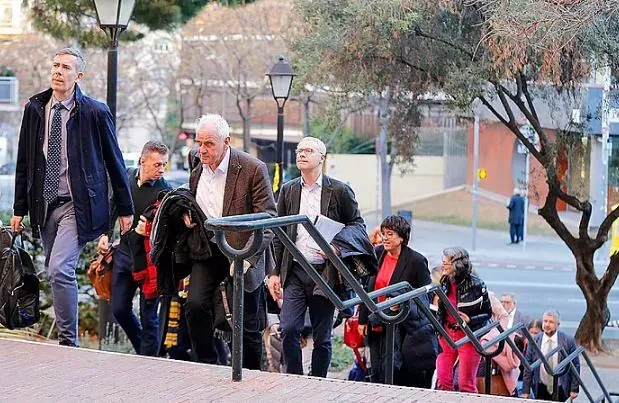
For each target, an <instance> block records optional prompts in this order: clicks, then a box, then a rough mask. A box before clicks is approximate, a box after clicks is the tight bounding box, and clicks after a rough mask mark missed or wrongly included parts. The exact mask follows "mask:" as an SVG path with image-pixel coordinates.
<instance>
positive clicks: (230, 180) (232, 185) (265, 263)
mask: <svg viewBox="0 0 619 403" xmlns="http://www.w3.org/2000/svg"><path fill="white" fill-rule="evenodd" d="M200 175H202V164H200V163H198V164H197V165H196V166H195V167H194V168H193V170H192V171H191V175H190V177H189V189H190V190H191V194H192V195H194V196H195V195H196V191H197V189H198V182H199V180H200ZM263 212H266V213H268V214H270V215H271V216H273V217H274V216H275V215H276V209H275V199H274V198H273V192H272V191H271V181H270V179H269V173H268V170H267V167H266V165H265V164H264V162H262V161H260V160H258V159H257V158H254V157H253V156H251V155H249V154H247V153H245V152H243V151H239V150H236V149H234V148H230V162H229V165H228V173H227V176H226V186H225V189H224V202H223V210H222V216H223V217H227V216H233V215H240V214H250V213H263ZM250 237H251V233H250V232H229V233H228V234H226V239H227V240H228V243H229V244H230V246H232V247H234V248H236V249H242V248H243V247H244V246H245V245H246V244H247V243H248V241H250ZM272 240H273V232H272V231H271V230H266V231H265V232H264V239H263V241H262V246H261V247H260V249H259V251H258V253H257V254H256V255H255V256H254V257H252V258H250V259H247V260H248V261H249V262H250V263H251V264H252V268H251V269H250V270H248V271H247V273H246V274H245V291H247V292H252V291H255V290H256V289H257V288H258V286H260V284H261V283H262V281H263V280H264V277H265V270H266V272H270V270H271V268H272V267H273V265H274V260H273V253H272V251H271V241H272Z"/></svg>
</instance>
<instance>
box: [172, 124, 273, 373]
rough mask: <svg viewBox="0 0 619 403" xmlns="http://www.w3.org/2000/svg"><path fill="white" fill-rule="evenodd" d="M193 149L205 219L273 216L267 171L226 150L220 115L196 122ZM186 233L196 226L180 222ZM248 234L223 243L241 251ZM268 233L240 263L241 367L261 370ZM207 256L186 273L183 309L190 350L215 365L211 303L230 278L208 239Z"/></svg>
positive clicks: (194, 186)
mask: <svg viewBox="0 0 619 403" xmlns="http://www.w3.org/2000/svg"><path fill="white" fill-rule="evenodd" d="M196 143H197V145H198V147H199V148H198V153H199V157H200V162H201V163H198V164H197V165H196V166H195V167H194V168H193V170H192V171H191V175H190V177H189V186H190V190H191V193H192V194H193V195H194V197H195V198H196V201H197V203H198V205H199V206H200V208H201V209H202V211H203V212H204V213H205V215H206V216H207V217H208V218H219V217H224V216H232V215H239V214H249V213H262V212H266V213H269V214H271V215H272V216H275V214H276V211H275V200H274V198H273V193H272V192H271V184H270V181H269V175H268V171H267V167H266V165H265V164H264V163H263V162H262V161H260V160H258V159H256V158H254V157H252V156H251V155H249V154H247V153H244V152H242V151H238V150H235V149H234V148H232V147H230V127H229V126H228V123H227V122H226V120H225V119H224V118H223V117H221V116H220V115H215V114H208V115H204V116H202V117H201V118H200V121H199V123H198V126H197V128H196ZM183 219H184V220H185V225H187V227H189V228H191V227H193V226H195V225H197V223H195V222H192V220H191V217H189V216H188V215H185V216H184V217H183ZM250 237H251V233H247V232H244V233H241V232H231V233H228V234H227V235H226V239H227V240H228V243H229V244H230V245H231V246H232V247H234V248H236V249H242V248H243V247H244V246H245V245H246V244H247V243H248V242H249V241H250V240H251V239H250ZM272 240H273V233H272V232H271V231H265V234H264V240H263V242H262V247H261V248H260V250H259V251H258V252H257V254H256V255H255V256H253V257H252V258H249V259H248V260H247V261H246V262H245V269H246V274H245V304H244V332H243V366H244V367H246V368H249V369H260V360H261V356H262V339H261V331H262V329H261V328H260V327H261V326H260V322H261V321H260V317H259V313H260V304H261V303H262V301H263V296H262V287H261V285H262V282H263V280H264V277H265V268H266V269H269V270H270V266H272V265H273V257H272V254H271V253H270V248H269V245H270V243H271V241H272ZM210 247H211V251H212V256H211V257H210V258H208V259H207V260H204V261H194V262H193V263H192V269H191V283H190V286H189V295H188V298H187V302H186V304H185V309H186V317H187V323H188V327H189V336H190V337H191V344H192V350H193V353H194V355H195V357H196V358H197V360H198V361H199V362H206V363H211V364H214V363H216V362H217V352H216V350H215V348H214V345H213V331H214V329H213V314H212V312H213V301H214V295H215V291H216V290H217V289H218V286H219V284H220V283H221V282H222V281H223V280H224V279H225V278H226V276H229V275H230V264H231V262H230V261H229V260H228V258H227V257H226V256H224V255H223V253H222V252H221V251H220V250H219V248H218V247H217V245H216V244H215V240H214V239H211V245H210Z"/></svg>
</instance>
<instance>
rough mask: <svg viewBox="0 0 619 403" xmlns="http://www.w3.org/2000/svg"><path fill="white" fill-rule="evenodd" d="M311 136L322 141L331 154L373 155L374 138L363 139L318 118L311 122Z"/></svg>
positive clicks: (349, 130) (341, 127)
mask: <svg viewBox="0 0 619 403" xmlns="http://www.w3.org/2000/svg"><path fill="white" fill-rule="evenodd" d="M311 135H312V136H314V137H318V138H319V139H321V140H322V141H323V142H324V143H325V145H326V146H327V150H328V151H329V154H373V153H374V152H375V150H374V138H368V137H361V136H357V135H355V134H354V133H353V131H352V130H351V129H349V128H346V127H343V125H336V126H334V125H333V124H331V122H330V121H328V120H326V119H323V118H320V117H317V118H314V119H312V122H311Z"/></svg>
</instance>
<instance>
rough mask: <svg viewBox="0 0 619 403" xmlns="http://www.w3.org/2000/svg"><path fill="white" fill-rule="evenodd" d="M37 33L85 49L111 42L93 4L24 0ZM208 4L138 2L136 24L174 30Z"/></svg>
mask: <svg viewBox="0 0 619 403" xmlns="http://www.w3.org/2000/svg"><path fill="white" fill-rule="evenodd" d="M250 2H252V1H251V0H237V1H225V2H222V3H224V4H226V5H229V6H235V5H240V4H245V3H250ZM25 3H26V4H27V5H28V7H29V9H30V16H31V18H32V21H33V23H34V26H35V28H36V29H37V30H39V31H41V32H45V33H48V34H50V35H51V36H52V37H54V38H56V39H59V40H62V41H71V40H74V41H76V42H77V43H79V44H80V46H83V47H91V46H95V47H96V46H101V47H103V46H105V45H106V44H107V43H108V40H107V38H106V36H105V34H104V33H103V31H101V30H100V29H99V27H98V26H97V15H96V12H95V8H94V3H93V1H92V0H25ZM208 3H209V0H149V1H137V2H136V7H135V12H134V14H133V21H135V22H136V23H137V24H140V25H143V26H145V27H147V28H148V29H150V30H166V31H169V30H172V29H174V28H176V27H178V26H179V25H182V24H184V23H186V22H187V21H189V20H190V19H191V18H193V17H194V16H196V15H197V14H198V12H200V10H202V8H203V7H204V6H205V5H206V4H208ZM142 36H143V34H141V33H138V32H135V31H132V30H131V29H130V30H129V32H126V33H125V34H124V35H123V36H122V37H121V38H122V39H123V40H135V39H139V38H141V37H142Z"/></svg>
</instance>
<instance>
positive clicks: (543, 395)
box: [535, 382, 568, 402]
mask: <svg viewBox="0 0 619 403" xmlns="http://www.w3.org/2000/svg"><path fill="white" fill-rule="evenodd" d="M567 397H568V396H566V395H565V392H563V389H561V388H560V387H559V398H558V399H557V400H555V399H553V398H552V393H549V392H548V389H546V385H544V384H543V383H541V382H540V383H538V384H537V393H536V395H535V399H537V400H550V401H556V402H564V401H566V400H567Z"/></svg>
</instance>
